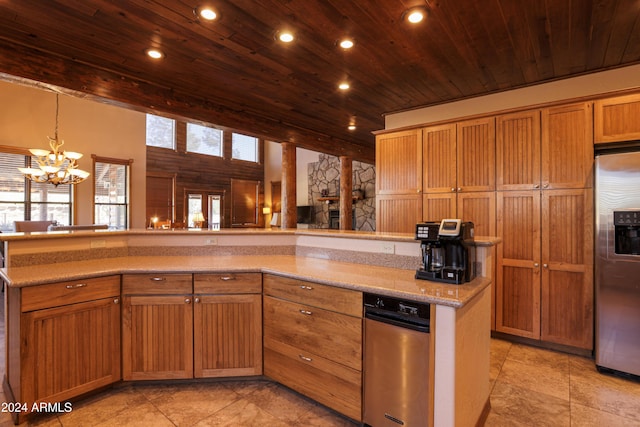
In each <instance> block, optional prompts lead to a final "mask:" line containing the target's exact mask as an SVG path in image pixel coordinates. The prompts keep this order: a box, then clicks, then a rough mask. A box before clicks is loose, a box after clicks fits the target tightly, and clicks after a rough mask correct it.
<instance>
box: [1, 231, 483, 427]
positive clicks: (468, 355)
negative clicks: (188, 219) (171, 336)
mask: <svg viewBox="0 0 640 427" xmlns="http://www.w3.org/2000/svg"><path fill="white" fill-rule="evenodd" d="M3 240H4V243H5V254H6V255H7V257H6V258H7V261H8V267H5V268H3V269H2V270H0V274H1V275H2V278H3V280H4V281H5V282H6V284H7V325H6V327H7V333H6V337H7V346H6V348H7V371H6V377H5V381H4V383H5V391H6V393H7V396H13V399H14V401H16V402H20V401H21V399H23V398H24V397H25V396H26V395H25V393H27V394H29V393H31V394H29V395H30V396H37V395H38V394H37V393H36V394H34V393H33V392H32V391H31V390H32V389H33V388H34V386H33V384H28V383H25V378H28V379H30V381H31V382H32V381H35V380H37V378H35V377H33V376H31V377H30V376H28V375H27V376H26V377H25V376H24V371H25V369H26V366H25V368H24V369H22V368H23V365H24V364H25V363H28V362H29V360H25V354H29V352H28V351H26V352H25V350H28V347H29V344H30V343H29V342H28V340H27V341H24V337H25V336H28V332H29V331H30V329H29V325H26V324H25V321H27V320H33V319H30V318H29V316H33V313H35V312H37V311H38V310H36V308H45V307H44V306H38V305H37V304H36V305H35V306H33V307H26V308H25V307H24V304H26V303H27V302H28V301H27V300H25V292H27V293H29V292H30V293H34V292H33V290H35V289H38V288H39V287H44V286H52V285H53V286H55V285H56V284H60V283H62V284H63V286H62V287H60V289H62V290H61V292H62V294H61V296H60V298H61V299H60V302H58V303H56V304H55V308H49V307H46V308H45V310H43V311H46V310H50V311H53V312H56V310H58V311H60V310H63V308H61V307H66V306H70V305H71V303H73V302H76V301H74V300H73V298H74V297H73V296H72V295H74V294H75V292H77V291H82V290H83V288H85V286H80V285H85V284H86V282H87V281H89V280H101V279H103V280H106V281H105V282H104V283H102V282H101V283H102V284H100V285H99V286H101V287H102V288H103V289H108V291H105V292H106V293H103V294H98V295H96V296H95V298H94V300H95V301H104V302H109V303H110V304H106V303H105V304H103V305H102V306H101V310H102V311H99V312H100V313H102V314H101V316H102V317H101V318H102V319H103V320H104V319H109V320H110V321H112V322H113V323H112V325H115V324H116V323H117V321H118V319H120V317H118V316H119V311H118V309H117V308H116V309H113V306H115V307H120V305H119V304H113V302H114V301H116V300H117V301H118V302H119V301H120V299H121V298H122V299H123V301H125V303H124V304H123V308H122V309H121V310H123V312H126V307H127V305H126V304H127V301H129V300H127V298H128V296H127V295H126V292H125V289H124V287H123V288H119V287H117V286H116V287H114V285H113V281H114V280H115V281H116V282H117V285H120V283H123V285H122V286H124V283H125V281H124V279H121V278H126V277H132V276H136V275H137V276H138V277H142V276H144V275H152V278H159V277H161V276H162V275H167V276H171V277H175V276H178V275H188V277H189V278H191V279H187V280H193V283H194V286H195V283H196V281H197V280H198V278H200V279H201V280H202V278H203V277H208V276H207V275H212V274H224V275H228V276H225V277H232V276H233V275H243V274H259V275H271V276H277V277H282V278H287V279H292V280H297V281H303V282H305V283H310V284H318V285H322V286H327V287H329V288H336V289H346V290H349V291H352V292H354V293H356V294H360V295H361V293H362V292H369V293H376V294H381V295H387V296H395V297H399V298H404V299H410V300H415V301H422V302H428V303H431V304H432V306H433V312H434V318H433V319H432V325H433V326H432V334H431V335H432V339H433V343H434V346H433V349H434V351H433V352H434V354H433V367H434V368H433V376H432V380H433V396H432V397H433V403H432V404H431V407H432V408H433V420H430V423H429V424H432V423H433V425H438V426H465V425H475V424H476V423H477V422H479V421H481V420H482V419H483V417H484V416H486V414H487V413H488V408H489V401H488V398H489V341H490V332H489V322H490V307H491V291H490V283H491V280H490V272H491V264H492V257H491V247H492V245H493V244H494V243H495V241H494V240H491V239H486V240H480V239H478V240H479V245H480V246H479V250H478V260H479V261H480V262H481V263H482V266H483V272H484V275H483V276H481V277H477V278H476V279H474V280H473V281H472V282H470V283H467V284H463V285H448V284H443V283H436V282H430V281H424V280H416V279H414V273H415V268H416V267H417V265H418V264H419V244H418V243H417V242H415V241H414V240H413V239H412V237H411V236H406V235H379V234H366V233H363V234H361V233H348V232H347V233H344V232H336V233H332V232H313V231H296V230H293V231H265V232H261V231H257V232H256V231H253V232H248V231H229V232H222V233H221V232H195V233H194V232H186V231H184V232H170V231H168V232H167V231H165V232H154V231H146V230H141V231H128V232H104V233H102V232H100V233H99V232H84V233H83V232H78V233H68V234H51V233H43V234H37V235H36V234H34V235H6V236H3ZM390 252H393V253H390ZM265 253H269V254H273V255H264V254H265ZM52 260H53V262H51V261H52ZM344 260H346V261H344ZM104 278H109V279H108V280H107V279H104ZM114 278H115V279H114ZM121 280H122V281H121ZM76 286H80V287H79V288H76ZM178 286H181V285H178ZM188 286H191V285H188ZM188 286H187V287H188ZM30 288H31V291H27V290H28V289H30ZM116 288H117V289H116ZM41 289H43V290H46V291H48V292H50V293H49V297H48V299H49V300H54V299H55V296H56V294H55V288H51V287H50V288H41ZM188 289H189V290H183V291H181V293H180V295H182V294H184V295H186V296H187V297H188V298H187V299H193V301H194V302H195V301H196V298H199V294H198V293H197V292H196V291H195V288H190V287H188ZM255 292H256V291H255V288H254V290H252V291H247V293H248V294H251V293H252V294H253V295H255ZM152 293H154V292H152ZM157 293H158V292H155V293H154V295H156V294H157ZM35 294H36V295H40V293H38V292H36V293H35ZM30 298H35V299H36V300H37V299H38V297H37V296H36V297H33V296H31V297H30ZM131 298H132V300H131V301H133V300H134V299H135V298H139V297H131ZM172 298H173V296H172ZM243 298H248V296H247V295H244V296H243ZM180 301H181V306H186V305H187V304H185V303H184V302H182V300H180ZM185 301H186V300H185ZM359 301H361V299H360V300H359ZM95 304H97V303H95ZM356 304H357V303H356ZM360 304H361V302H360ZM194 305H195V304H194ZM356 312H359V313H361V308H360V307H356ZM189 313H191V316H192V319H193V318H194V317H193V312H189ZM356 315H357V313H356ZM120 321H121V322H122V325H123V331H126V330H127V328H126V326H127V322H131V321H132V320H131V318H128V317H127V315H124V314H123V315H122V319H121V320H120ZM252 324H254V328H253V329H251V330H252V331H253V333H254V334H255V332H256V330H257V329H258V330H260V331H261V329H259V328H260V326H261V325H255V319H253V323H252ZM197 327H199V326H198V325H191V326H190V328H193V329H189V330H188V331H189V332H188V333H191V334H193V331H194V330H195V329H196V328H197ZM188 333H187V334H185V335H188ZM25 334H26V335H25ZM123 336H125V333H124V332H123ZM21 337H22V338H21ZM21 339H23V340H22V341H21ZM104 339H105V341H104V342H102V343H101V345H104V346H105V348H110V349H111V351H113V352H116V351H118V352H119V351H124V350H126V347H127V346H128V345H129V344H127V341H126V340H124V339H123V338H122V337H120V335H119V334H112V335H109V336H108V337H104ZM121 339H122V343H123V345H122V348H121V346H120V345H119V342H120V340H121ZM21 342H22V344H23V346H24V347H27V349H25V348H23V349H22V351H21V348H20V343H21ZM193 348H194V349H195V348H196V347H193ZM254 353H260V350H259V349H256V350H255V352H254ZM254 353H252V354H254ZM186 354H187V355H189V354H190V355H191V356H192V359H197V358H198V357H199V355H198V354H197V351H196V350H192V351H191V353H189V352H187V353H186ZM260 355H261V353H260ZM259 364H260V363H259ZM260 365H261V364H260ZM123 366H124V367H125V375H124V376H123V373H122V371H121V370H120V367H119V366H115V367H113V368H112V369H111V370H110V371H109V370H107V371H108V372H107V373H108V374H105V375H102V376H99V379H98V380H97V381H96V382H95V383H94V384H91V385H90V386H89V388H88V389H82V388H77V389H76V390H71V391H70V394H66V395H64V394H61V395H60V396H61V398H62V399H63V400H64V399H69V398H73V397H74V396H78V395H80V394H82V393H85V392H87V391H89V390H91V389H98V388H100V387H102V386H105V385H108V384H110V383H114V382H117V381H120V380H122V378H124V379H125V380H128V379H136V377H135V376H133V377H127V375H126V369H127V366H126V363H124V362H123ZM259 368H261V366H259ZM251 372H253V373H255V372H262V371H261V370H258V371H251ZM45 374H46V373H45ZM70 374H71V373H70ZM174 374H175V373H174ZM174 374H172V375H174ZM21 375H22V376H21ZM176 375H177V374H176ZM189 375H191V377H193V374H192V373H191V374H187V377H189ZM216 375H218V374H216ZM229 375H235V374H233V373H229V374H228V375H227V376H229ZM36 376H37V375H36ZM222 376H224V374H223V375H222ZM168 378H171V376H170V377H168ZM285 385H286V384H285ZM292 388H295V387H292ZM66 391H68V390H66ZM35 400H38V399H37V398H36V399H35ZM322 403H325V402H322ZM325 404H326V403H325ZM327 406H331V405H330V404H329V405H327ZM342 412H343V413H344V412H346V411H342ZM345 415H347V416H349V417H351V418H354V419H356V420H358V421H359V420H360V416H359V412H358V411H356V412H349V413H347V414H345Z"/></svg>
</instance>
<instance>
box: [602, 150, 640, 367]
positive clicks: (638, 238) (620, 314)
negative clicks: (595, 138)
mask: <svg viewBox="0 0 640 427" xmlns="http://www.w3.org/2000/svg"><path fill="white" fill-rule="evenodd" d="M634 150H635V151H634ZM638 150H640V148H638V147H636V148H635V149H633V148H630V149H627V150H624V151H623V150H617V151H611V152H606V151H603V152H599V153H597V154H596V172H595V178H596V188H595V191H596V194H595V196H596V197H595V204H596V258H595V274H596V277H595V284H596V342H595V349H596V365H597V366H598V369H599V370H600V371H608V370H613V371H617V372H621V373H626V374H632V375H636V376H640V151H638Z"/></svg>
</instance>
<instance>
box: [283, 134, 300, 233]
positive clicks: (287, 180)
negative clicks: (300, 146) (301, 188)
mask: <svg viewBox="0 0 640 427" xmlns="http://www.w3.org/2000/svg"><path fill="white" fill-rule="evenodd" d="M281 145H282V200H281V203H282V228H296V227H297V223H298V217H297V209H296V199H297V196H296V145H295V144H291V143H289V142H283V143H282V144H281Z"/></svg>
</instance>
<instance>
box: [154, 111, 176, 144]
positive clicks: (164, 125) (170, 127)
mask: <svg viewBox="0 0 640 427" xmlns="http://www.w3.org/2000/svg"><path fill="white" fill-rule="evenodd" d="M147 145H148V146H152V147H160V148H170V149H171V150H175V149H176V121H175V120H173V119H167V118H165V117H160V116H154V115H153V114H147Z"/></svg>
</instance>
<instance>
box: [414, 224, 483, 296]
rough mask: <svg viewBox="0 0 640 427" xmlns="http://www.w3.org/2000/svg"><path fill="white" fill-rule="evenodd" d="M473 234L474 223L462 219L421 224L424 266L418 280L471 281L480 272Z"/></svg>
mask: <svg viewBox="0 0 640 427" xmlns="http://www.w3.org/2000/svg"><path fill="white" fill-rule="evenodd" d="M473 233H474V229H473V223H472V222H463V221H462V220H460V219H445V220H442V222H439V223H438V222H425V223H420V224H417V225H416V240H420V241H421V245H420V248H421V252H422V265H421V267H420V268H419V269H418V270H417V271H416V276H415V277H416V279H425V280H433V281H437V282H445V283H454V284H460V283H464V282H469V281H471V280H472V279H473V278H474V277H475V275H476V272H475V266H476V263H475V245H474V240H473Z"/></svg>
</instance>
